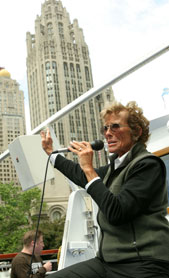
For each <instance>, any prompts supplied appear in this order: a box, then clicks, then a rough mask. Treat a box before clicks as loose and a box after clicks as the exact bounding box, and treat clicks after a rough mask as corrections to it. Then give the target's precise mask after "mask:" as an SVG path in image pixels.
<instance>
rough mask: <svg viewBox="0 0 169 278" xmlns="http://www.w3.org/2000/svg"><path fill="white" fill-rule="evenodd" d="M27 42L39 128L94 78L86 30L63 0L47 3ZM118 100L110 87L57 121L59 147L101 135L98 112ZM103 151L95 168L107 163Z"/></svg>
mask: <svg viewBox="0 0 169 278" xmlns="http://www.w3.org/2000/svg"><path fill="white" fill-rule="evenodd" d="M26 40H27V79H28V92H29V105H30V119H31V128H32V129H34V128H35V127H37V126H38V125H39V124H41V123H42V122H43V121H45V120H46V119H47V118H49V117H50V116H51V115H53V114H54V113H56V112H57V111H59V110H60V109H61V108H63V107H64V106H66V105H67V104H68V103H70V102H72V101H73V100H75V99H76V98H78V97H79V96H81V95H82V94H83V93H84V92H86V91H88V90H89V89H91V88H92V87H93V78H92V69H91V62H90V57H89V49H88V46H87V44H86V42H85V39H84V35H83V30H82V29H81V28H80V27H79V25H78V21H77V19H75V20H74V21H73V23H71V22H70V18H69V14H68V12H67V11H66V8H64V7H63V5H62V2H61V1H60V0H46V1H45V2H44V4H42V9H41V16H37V18H36V20H35V34H31V33H30V32H27V36H26ZM113 99H114V95H113V92H112V88H108V89H107V90H105V91H104V92H103V93H102V94H101V95H100V96H98V97H95V98H93V99H91V100H89V101H87V102H86V103H84V104H83V105H81V106H80V107H78V108H76V109H75V110H74V111H73V112H71V113H69V115H67V116H65V117H64V118H62V119H61V120H59V121H57V122H56V123H55V124H54V125H53V128H54V131H55V134H56V137H57V138H58V140H59V142H60V145H61V146H67V145H69V142H70V141H72V140H77V141H82V140H85V141H93V140H95V139H99V138H100V120H99V111H100V109H101V108H102V106H103V104H104V103H105V101H107V100H108V101H111V100H113ZM102 154H103V155H100V152H95V166H100V165H101V164H102V163H103V162H104V160H105V156H104V151H103V152H102ZM69 155H73V154H69ZM73 159H74V160H76V156H74V157H73Z"/></svg>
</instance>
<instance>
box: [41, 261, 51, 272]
mask: <svg viewBox="0 0 169 278" xmlns="http://www.w3.org/2000/svg"><path fill="white" fill-rule="evenodd" d="M43 267H44V268H45V269H46V272H48V271H51V270H52V263H51V262H47V263H46V264H44V265H43Z"/></svg>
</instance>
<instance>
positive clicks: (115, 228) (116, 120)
mask: <svg viewBox="0 0 169 278" xmlns="http://www.w3.org/2000/svg"><path fill="white" fill-rule="evenodd" d="M101 116H102V122H103V128H102V134H103V135H104V137H105V139H106V141H107V145H108V150H109V152H110V153H111V154H112V155H111V157H110V164H108V165H105V166H103V167H100V168H98V169H94V168H93V163H92V159H93V150H92V148H91V145H90V143H89V142H85V141H83V142H77V141H73V142H71V143H70V147H69V150H70V151H71V152H73V153H75V154H77V155H78V158H79V164H77V163H74V162H73V161H71V160H68V159H66V158H64V157H63V156H61V155H60V154H52V151H53V148H52V139H51V136H50V133H49V131H47V133H46V134H45V133H44V132H41V137H42V147H43V149H44V150H45V151H46V153H47V154H48V155H51V156H50V160H51V162H52V163H53V165H54V167H55V168H56V169H58V170H59V171H61V172H62V173H63V174H64V175H65V176H67V177H68V178H69V179H70V180H72V181H73V182H74V183H75V184H78V185H79V186H81V187H83V188H85V189H86V190H87V192H88V193H89V194H90V196H91V197H92V198H93V200H94V201H95V202H96V203H97V205H98V208H99V211H98V216H97V220H98V224H99V226H100V231H101V232H100V239H99V251H98V253H97V256H96V257H95V258H93V259H90V260H87V261H84V262H81V263H78V264H75V265H72V266H69V267H67V268H65V269H63V270H60V271H58V272H56V273H55V274H52V275H51V276H50V277H51V278H63V277H69V278H95V277H97V278H167V277H169V223H168V221H167V219H166V218H165V216H166V208H167V187H166V182H165V181H166V169H165V165H164V163H163V162H162V160H161V159H160V158H158V157H156V156H154V155H153V154H151V153H149V152H148V151H147V150H146V142H147V140H148V138H149V121H148V120H147V119H146V118H145V117H144V115H143V112H142V109H141V108H140V107H138V106H137V104H136V103H135V102H129V103H128V104H127V105H126V106H124V105H122V104H121V103H113V104H110V105H109V106H108V107H106V108H105V109H104V110H103V111H102V113H101Z"/></svg>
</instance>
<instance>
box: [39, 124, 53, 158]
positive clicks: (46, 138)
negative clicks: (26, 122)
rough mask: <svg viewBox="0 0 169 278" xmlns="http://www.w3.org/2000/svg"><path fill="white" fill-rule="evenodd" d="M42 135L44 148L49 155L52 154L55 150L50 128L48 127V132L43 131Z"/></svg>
mask: <svg viewBox="0 0 169 278" xmlns="http://www.w3.org/2000/svg"><path fill="white" fill-rule="evenodd" d="M40 135H41V139H42V141H41V142H42V148H43V149H44V151H45V152H46V153H47V154H48V155H50V154H51V153H52V152H53V140H52V137H51V135H50V131H49V128H47V131H46V132H44V131H41V133H40Z"/></svg>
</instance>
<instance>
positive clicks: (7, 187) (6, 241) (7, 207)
mask: <svg viewBox="0 0 169 278" xmlns="http://www.w3.org/2000/svg"><path fill="white" fill-rule="evenodd" d="M40 199H41V190H40V189H39V188H37V187H36V188H34V189H30V190H28V191H21V189H20V187H18V186H14V185H13V184H12V183H11V184H0V253H13V252H18V251H20V249H21V246H22V245H21V239H22V238H23V235H24V233H25V232H26V231H27V230H30V229H32V217H31V212H32V211H37V210H38V209H39V206H40Z"/></svg>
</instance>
